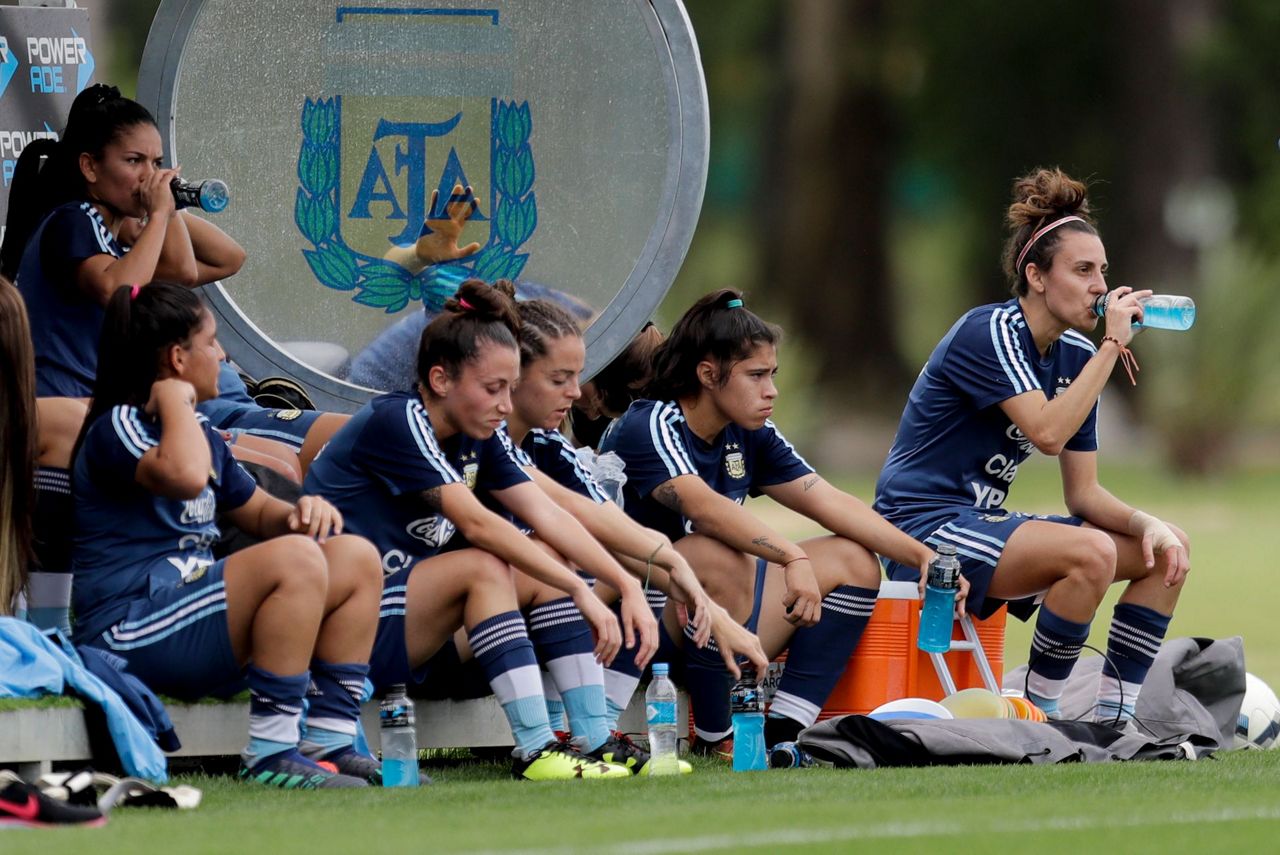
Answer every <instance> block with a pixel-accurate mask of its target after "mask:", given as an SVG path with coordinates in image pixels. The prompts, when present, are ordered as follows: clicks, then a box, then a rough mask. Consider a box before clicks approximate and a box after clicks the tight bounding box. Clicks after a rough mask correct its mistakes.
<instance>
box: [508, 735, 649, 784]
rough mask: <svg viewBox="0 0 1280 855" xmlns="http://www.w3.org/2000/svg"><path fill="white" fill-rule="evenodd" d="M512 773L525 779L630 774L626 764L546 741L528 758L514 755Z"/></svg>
mask: <svg viewBox="0 0 1280 855" xmlns="http://www.w3.org/2000/svg"><path fill="white" fill-rule="evenodd" d="M511 777H513V778H515V779H517V780H525V781H571V780H573V779H574V778H630V777H631V772H630V771H628V770H627V768H626V767H625V766H616V765H614V764H612V763H605V762H602V761H600V760H598V759H596V758H594V757H589V756H587V755H586V754H583V753H582V752H581V751H578V750H577V749H576V748H574V747H573V746H571V745H568V744H567V743H564V742H548V743H547V744H546V745H544V746H543V747H542V748H541V749H539V750H538V751H535V752H534V753H533V754H532V755H531V756H530V757H529V758H528V759H525V760H522V759H520V758H516V759H515V760H514V761H513V762H512V764H511Z"/></svg>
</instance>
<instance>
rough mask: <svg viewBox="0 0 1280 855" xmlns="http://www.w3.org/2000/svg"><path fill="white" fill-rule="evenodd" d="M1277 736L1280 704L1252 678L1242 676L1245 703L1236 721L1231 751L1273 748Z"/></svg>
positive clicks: (1279, 730)
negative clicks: (1235, 749)
mask: <svg viewBox="0 0 1280 855" xmlns="http://www.w3.org/2000/svg"><path fill="white" fill-rule="evenodd" d="M1277 736H1280V700H1277V698H1276V693H1275V692H1273V691H1271V687H1270V686H1268V685H1267V684H1266V683H1264V682H1262V680H1259V679H1258V678H1257V677H1255V676H1253V675H1252V674H1245V675H1244V700H1242V701H1241V702H1240V716H1239V717H1238V718H1237V719H1236V738H1235V741H1234V744H1233V746H1232V747H1233V748H1274V747H1275V745H1276V737H1277Z"/></svg>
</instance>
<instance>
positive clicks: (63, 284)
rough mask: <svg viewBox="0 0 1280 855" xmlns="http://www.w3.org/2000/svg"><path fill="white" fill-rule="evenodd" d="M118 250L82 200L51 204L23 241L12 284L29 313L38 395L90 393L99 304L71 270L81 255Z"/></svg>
mask: <svg viewBox="0 0 1280 855" xmlns="http://www.w3.org/2000/svg"><path fill="white" fill-rule="evenodd" d="M124 253H125V250H124V249H123V248H122V247H121V246H120V244H118V243H116V239H115V238H114V237H112V236H111V232H110V231H109V230H108V229H107V225H106V223H104V222H103V221H102V215H101V214H99V213H98V209H97V208H95V207H94V206H93V205H91V204H90V203H88V202H68V203H67V204H65V205H60V206H59V207H57V208H54V209H53V211H51V212H50V213H49V216H47V217H45V219H44V221H43V222H41V223H40V225H39V226H38V227H37V228H36V230H35V233H34V234H32V235H31V238H30V240H28V241H27V246H26V249H25V250H23V253H22V262H21V263H20V265H19V266H18V276H17V285H18V290H20V291H21V292H22V298H23V299H24V300H26V303H27V313H28V314H29V315H30V316H31V340H32V343H33V344H34V346H35V352H36V395H38V396H39V397H42V398H45V397H55V396H62V397H68V398H87V397H89V396H90V395H91V394H93V380H94V377H96V376H97V374H98V336H99V334H100V333H101V332H102V318H103V307H102V306H101V305H99V304H98V302H97V301H96V300H94V299H93V298H92V297H90V296H89V295H87V294H85V293H84V292H83V291H81V290H80V287H79V286H78V285H76V270H77V268H78V267H79V265H80V262H82V261H84V260H85V259H86V258H92V257H93V256H95V255H110V256H113V257H115V258H119V257H121V256H122V255H124Z"/></svg>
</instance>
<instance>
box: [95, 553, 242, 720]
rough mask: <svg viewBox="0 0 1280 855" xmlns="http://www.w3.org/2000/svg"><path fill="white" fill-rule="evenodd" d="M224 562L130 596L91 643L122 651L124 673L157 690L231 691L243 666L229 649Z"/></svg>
mask: <svg viewBox="0 0 1280 855" xmlns="http://www.w3.org/2000/svg"><path fill="white" fill-rule="evenodd" d="M225 565H226V560H225V559H224V560H222V561H216V562H214V563H213V564H211V565H209V567H208V569H207V570H205V571H204V573H203V574H202V573H200V571H199V570H197V571H196V572H195V573H193V574H192V575H191V576H189V577H188V578H187V580H186V581H184V582H183V583H182V584H180V585H177V586H176V587H172V588H160V589H158V590H156V591H153V592H152V593H151V595H150V596H149V597H145V598H140V599H137V600H134V601H133V602H132V603H130V604H129V611H128V613H127V614H126V615H125V617H124V619H123V620H121V621H119V622H118V623H116V624H115V625H114V626H112V627H111V628H110V629H108V630H107V631H106V632H104V633H102V635H101V636H99V637H98V638H97V639H94V640H93V641H91V642H90V644H91V645H92V646H95V647H105V648H106V649H107V650H110V651H111V652H113V653H115V654H116V655H118V656H120V657H122V658H123V659H124V660H125V661H126V662H128V663H129V673H131V674H133V675H134V676H136V677H137V678H138V679H140V680H141V681H142V682H144V683H146V684H147V685H148V686H149V687H150V688H151V689H152V690H154V691H156V692H159V693H161V694H165V695H172V696H173V697H175V698H181V699H183V700H194V699H196V698H201V697H205V696H207V695H226V694H229V693H232V692H234V691H236V690H237V688H238V686H239V684H240V683H241V681H242V679H243V671H244V669H243V668H241V667H240V663H239V662H237V661H236V657H235V655H234V654H233V653H232V651H231V633H230V630H229V629H228V627H227V591H226V584H225V583H224V582H223V578H222V576H223V572H224V570H225Z"/></svg>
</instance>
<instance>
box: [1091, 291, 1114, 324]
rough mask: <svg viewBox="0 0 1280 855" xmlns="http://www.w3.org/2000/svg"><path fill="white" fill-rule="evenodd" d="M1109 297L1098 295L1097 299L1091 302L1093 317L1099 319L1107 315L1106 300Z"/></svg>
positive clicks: (1107, 295) (1108, 295)
mask: <svg viewBox="0 0 1280 855" xmlns="http://www.w3.org/2000/svg"><path fill="white" fill-rule="evenodd" d="M1110 296H1111V295H1110V294H1099V295H1098V298H1097V299H1096V300H1094V301H1093V313H1094V314H1095V315H1097V316H1098V317H1100V318H1101V317H1103V316H1105V315H1106V314H1107V298H1108V297H1110Z"/></svg>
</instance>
